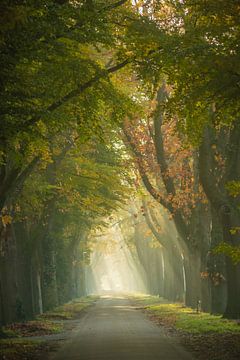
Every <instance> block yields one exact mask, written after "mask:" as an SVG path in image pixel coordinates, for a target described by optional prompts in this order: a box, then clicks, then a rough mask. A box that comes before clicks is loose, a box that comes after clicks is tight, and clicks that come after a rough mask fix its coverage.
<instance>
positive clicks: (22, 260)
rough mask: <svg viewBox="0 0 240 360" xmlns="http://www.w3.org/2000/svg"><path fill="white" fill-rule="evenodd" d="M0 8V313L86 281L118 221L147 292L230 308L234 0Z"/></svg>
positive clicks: (236, 96) (42, 307) (7, 2)
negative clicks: (96, 249) (101, 240)
mask: <svg viewBox="0 0 240 360" xmlns="http://www.w3.org/2000/svg"><path fill="white" fill-rule="evenodd" d="M0 9H1V14H2V21H1V24H0V50H1V51H0V80H1V82H0V92H1V96H0V106H1V122H0V140H1V141H0V326H1V325H4V324H6V323H9V322H14V321H20V320H23V319H27V318H31V317H33V316H34V315H35V314H38V313H42V312H43V311H46V310H48V309H51V308H53V307H55V306H57V305H58V304H61V303H64V302H66V301H68V300H70V299H72V298H75V297H78V296H81V295H84V294H86V284H85V271H84V269H85V266H86V265H87V264H88V263H89V259H90V254H91V251H92V243H93V242H96V243H97V241H98V237H97V236H96V233H99V232H101V231H107V228H108V226H112V224H113V223H115V222H118V223H119V226H120V228H121V232H122V236H123V238H124V241H125V242H126V244H128V246H129V249H131V252H132V254H133V257H135V258H137V259H138V261H139V262H140V263H141V265H142V267H143V268H144V269H145V272H146V276H147V288H148V291H149V293H152V294H158V295H160V296H163V297H165V298H167V299H169V300H170V301H182V302H184V303H185V304H186V305H188V306H192V307H193V308H196V307H197V306H198V305H199V304H200V303H201V307H202V309H203V310H205V311H210V312H211V313H219V314H223V316H224V317H226V318H233V319H239V318H240V105H239V104H240V101H239V100H240V47H239V39H240V22H239V12H240V4H239V2H238V1H236V0H228V1H226V0H208V1H207V2H205V1H200V2H198V1H192V0H183V1H178V0H162V1H161V0H160V1H156V0H139V1H131V0H121V1H118V0H110V1H106V0H79V1H78V0H76V1H74V0H72V1H71V0H26V1H16V0H2V1H1V4H0Z"/></svg>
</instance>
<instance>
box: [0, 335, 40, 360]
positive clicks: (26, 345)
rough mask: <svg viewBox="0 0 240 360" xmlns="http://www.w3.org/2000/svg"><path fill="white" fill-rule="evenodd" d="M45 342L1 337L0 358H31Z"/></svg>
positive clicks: (15, 359) (6, 359) (16, 359)
mask: <svg viewBox="0 0 240 360" xmlns="http://www.w3.org/2000/svg"><path fill="white" fill-rule="evenodd" d="M42 346H43V342H41V341H32V340H24V339H17V338H15V339H1V340H0V358H1V359H5V360H13V359H14V360H18V359H20V360H22V359H30V358H31V357H32V355H34V354H36V352H37V351H38V350H39V349H41V348H42Z"/></svg>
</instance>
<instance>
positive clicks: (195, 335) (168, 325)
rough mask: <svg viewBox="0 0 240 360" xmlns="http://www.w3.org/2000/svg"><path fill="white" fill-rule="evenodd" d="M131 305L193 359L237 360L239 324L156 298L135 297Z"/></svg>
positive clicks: (239, 350)
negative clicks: (142, 312)
mask: <svg viewBox="0 0 240 360" xmlns="http://www.w3.org/2000/svg"><path fill="white" fill-rule="evenodd" d="M133 301H134V302H135V303H136V304H137V306H138V308H139V309H140V310H143V311H144V312H146V313H147V314H148V316H149V318H150V319H151V320H152V321H153V322H155V323H156V324H158V325H159V326H161V327H162V328H163V329H164V331H165V333H166V334H168V335H169V336H172V337H177V338H178V339H180V342H181V343H182V344H183V345H184V346H185V347H186V348H187V349H188V350H190V351H191V353H193V354H194V356H195V358H196V359H200V360H208V359H211V360H235V359H236V360H237V359H238V360H239V359H240V322H237V321H231V320H226V319H223V318H222V317H221V316H220V315H219V316H215V315H210V314H209V313H203V312H197V311H196V310H193V309H191V308H187V307H184V306H183V305H182V304H180V303H179V304H178V303H174V304H169V303H167V302H165V301H164V300H163V299H159V297H157V296H137V297H134V298H133Z"/></svg>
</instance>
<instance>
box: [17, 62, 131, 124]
mask: <svg viewBox="0 0 240 360" xmlns="http://www.w3.org/2000/svg"><path fill="white" fill-rule="evenodd" d="M129 63H130V60H129V59H126V60H124V61H122V62H121V63H119V64H117V65H115V66H113V67H111V68H109V69H107V70H103V71H101V72H100V73H99V74H97V75H95V76H94V77H93V78H92V79H90V80H88V81H87V82H85V83H84V84H81V85H79V86H78V87H77V88H76V89H74V90H72V91H70V92H69V93H68V94H66V95H64V96H63V97H61V98H60V99H58V100H56V101H55V102H53V103H52V104H51V105H49V106H48V107H47V108H46V109H45V110H44V111H42V112H41V113H40V114H38V115H36V116H34V117H32V118H31V119H29V120H28V121H26V122H25V123H24V124H23V125H24V128H25V127H28V126H33V125H35V124H36V123H37V122H38V121H39V120H40V119H41V118H42V117H43V116H44V115H46V114H47V113H52V112H53V111H55V110H57V109H58V108H59V107H60V106H62V105H63V104H65V103H66V102H68V101H70V100H72V99H74V98H75V97H76V96H79V95H80V94H81V93H82V92H84V91H85V90H86V89H88V88H89V87H91V86H93V85H94V84H95V83H96V82H98V81H99V80H100V79H103V78H106V77H107V76H108V75H109V74H112V73H114V72H116V71H118V70H120V69H122V68H123V67H124V66H126V65H127V64H129Z"/></svg>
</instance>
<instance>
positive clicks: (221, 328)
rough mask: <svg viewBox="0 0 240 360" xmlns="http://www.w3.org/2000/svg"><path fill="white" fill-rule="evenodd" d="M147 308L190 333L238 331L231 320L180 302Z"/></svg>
mask: <svg viewBox="0 0 240 360" xmlns="http://www.w3.org/2000/svg"><path fill="white" fill-rule="evenodd" d="M147 310H148V311H149V312H150V313H153V314H154V316H157V317H158V318H159V319H160V320H162V321H163V323H164V322H167V323H168V324H169V323H171V324H172V325H173V326H174V327H176V328H177V329H179V330H183V331H186V332H191V333H211V332H216V333H226V332H232V333H233V332H239V331H240V329H239V326H238V324H236V323H235V322H233V321H229V320H226V319H222V317H221V316H220V315H219V316H216V315H210V314H208V313H197V312H196V311H193V309H191V308H186V307H183V305H182V304H161V305H152V306H148V307H147Z"/></svg>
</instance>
